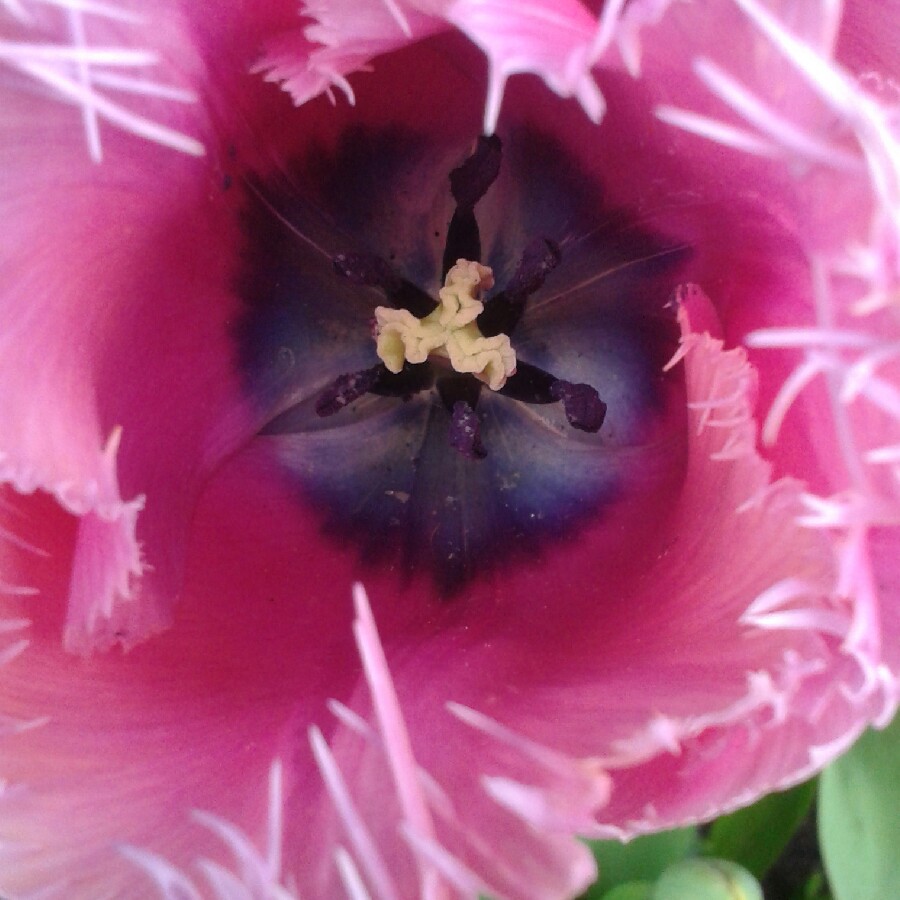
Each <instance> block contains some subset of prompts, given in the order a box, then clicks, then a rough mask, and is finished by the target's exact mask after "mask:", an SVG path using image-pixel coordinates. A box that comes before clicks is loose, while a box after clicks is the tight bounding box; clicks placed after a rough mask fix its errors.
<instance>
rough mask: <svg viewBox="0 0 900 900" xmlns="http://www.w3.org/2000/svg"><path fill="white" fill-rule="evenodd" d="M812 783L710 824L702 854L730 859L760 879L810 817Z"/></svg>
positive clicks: (774, 795) (769, 796) (812, 794)
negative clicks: (807, 817)
mask: <svg viewBox="0 0 900 900" xmlns="http://www.w3.org/2000/svg"><path fill="white" fill-rule="evenodd" d="M815 791H816V785H815V781H807V782H806V783H805V784H800V785H797V787H795V788H791V789H790V790H789V791H782V792H780V793H777V794H769V795H768V796H766V797H763V798H761V799H760V800H757V802H756V803H754V804H753V806H748V807H747V808H746V809H739V810H738V811H737V812H734V813H731V814H730V815H727V816H722V818H720V819H717V820H716V821H715V822H713V824H712V826H711V828H710V830H709V834H708V835H707V838H706V841H705V842H704V845H703V852H704V853H705V854H706V855H708V856H715V857H718V858H719V859H730V860H731V861H732V862H736V863H738V864H739V865H742V866H743V867H744V868H745V869H747V870H748V871H749V872H751V873H752V874H753V875H755V876H756V877H757V878H762V877H763V875H765V874H766V872H767V871H768V870H769V868H770V867H771V865H772V863H774V862H775V860H776V859H778V857H779V856H780V855H781V852H782V851H783V850H784V848H785V847H786V846H787V844H788V841H790V839H791V837H792V836H793V834H794V832H795V831H796V830H797V829H798V828H799V827H800V825H801V824H802V823H803V820H804V819H805V818H806V816H807V815H808V813H809V809H810V806H811V805H812V801H813V798H814V796H815Z"/></svg>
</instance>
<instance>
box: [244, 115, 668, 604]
mask: <svg viewBox="0 0 900 900" xmlns="http://www.w3.org/2000/svg"><path fill="white" fill-rule="evenodd" d="M454 155H455V160H454V159H453V157H454ZM448 162H449V163H450V164H449V165H448V164H447V163H448ZM501 162H502V165H501ZM448 173H449V175H450V177H449V190H448V182H447V176H448ZM246 183H247V184H248V186H249V189H248V191H247V200H246V204H245V209H244V212H243V226H244V232H245V235H246V240H245V250H244V255H243V265H242V273H241V278H240V282H239V290H240V293H241V295H242V296H243V298H244V300H245V302H246V306H247V312H246V315H245V316H244V318H243V320H242V321H241V323H240V325H239V328H238V331H237V337H238V341H239V346H240V351H241V360H242V365H243V367H244V370H245V372H246V383H247V385H248V390H249V391H250V393H251V395H252V397H253V398H254V400H255V402H256V404H257V406H258V408H259V409H260V414H261V415H262V416H263V417H264V418H265V420H266V424H265V425H264V427H263V428H262V429H261V431H260V440H265V441H269V442H271V446H272V450H273V452H274V454H275V456H276V458H277V459H278V460H279V462H280V464H281V465H282V466H283V467H284V469H285V471H286V472H287V473H288V474H289V476H290V478H291V479H292V480H293V481H294V482H295V483H296V485H297V501H298V503H299V504H303V505H304V506H305V507H307V508H308V509H309V510H310V513H311V514H312V515H314V516H316V517H318V518H319V519H320V521H321V524H322V530H323V535H324V536H325V539H326V541H331V540H334V541H335V542H336V544H337V546H340V547H346V546H347V545H348V544H356V545H357V546H358V547H359V551H360V557H361V559H362V561H363V562H364V563H365V564H367V565H374V566H379V567H388V568H390V569H393V570H398V571H400V572H401V573H405V574H406V575H413V574H415V573H416V572H421V571H425V572H428V573H430V575H431V576H432V578H433V581H434V583H435V585H436V586H437V588H438V592H439V593H440V594H441V595H444V596H447V595H452V594H454V593H456V592H458V591H460V590H461V589H463V588H464V587H465V586H466V585H467V584H468V583H469V582H470V581H472V579H475V578H479V577H482V576H486V575H488V574H489V573H491V572H493V571H495V570H498V568H500V567H502V566H504V565H507V564H510V563H512V562H514V561H515V560H517V559H521V558H523V557H524V556H527V557H528V558H529V559H532V560H534V559H539V558H540V556H541V552H542V548H543V546H544V545H545V544H547V542H553V541H556V540H560V539H565V540H570V539H576V538H577V533H578V531H579V529H581V528H584V527H588V526H591V525H592V523H596V522H598V521H602V522H609V523H610V527H611V528H615V519H616V516H617V515H618V510H619V509H621V508H622V504H623V503H625V502H627V500H628V497H629V495H630V494H631V493H632V492H633V491H635V490H638V491H641V492H645V493H648V494H652V492H653V491H654V490H656V485H657V483H660V484H661V483H662V482H663V481H668V480H670V479H669V475H670V474H671V471H674V470H678V469H679V467H680V466H681V465H682V464H683V458H682V456H683V454H682V451H683V446H684V441H683V419H684V410H683V395H682V387H681V378H680V374H679V373H677V372H670V373H664V372H663V365H664V364H665V362H666V361H667V360H668V359H669V358H670V356H671V354H672V353H673V352H674V350H675V347H676V344H677V328H676V324H675V318H674V310H673V308H672V306H671V304H669V303H668V300H669V297H670V294H671V291H672V289H673V288H674V286H675V284H676V283H677V277H676V276H675V274H674V272H673V269H674V267H675V266H676V265H677V264H678V263H679V262H680V261H681V260H682V259H683V258H684V255H685V254H684V247H683V246H680V245H677V244H674V243H672V242H668V241H666V240H664V239H661V238H659V237H658V236H656V235H654V234H652V233H651V232H649V231H647V230H646V229H644V228H642V227H639V226H638V225H637V224H636V223H635V222H634V221H633V220H632V219H631V218H630V217H629V216H626V215H624V214H622V213H621V212H620V211H618V210H616V209H612V208H610V206H609V204H607V203H606V202H605V200H604V199H603V197H602V195H601V194H600V192H599V190H598V189H597V186H596V184H595V183H594V182H593V181H592V180H591V179H590V178H588V177H586V176H585V175H584V174H583V173H582V172H580V171H579V170H578V168H577V167H576V166H574V165H573V164H572V163H571V162H570V160H569V157H568V155H567V154H566V152H565V151H564V149H563V148H562V147H560V146H559V145H558V144H557V143H556V142H555V141H554V140H553V139H550V138H547V137H546V136H544V135H541V134H540V133H538V132H535V131H532V130H525V129H520V130H518V131H513V132H512V133H511V134H509V135H507V136H505V137H504V141H503V145H502V150H501V143H500V140H499V139H497V138H480V139H479V140H478V142H477V144H476V146H475V149H474V152H472V151H469V152H468V153H466V152H465V151H463V152H460V151H459V150H454V147H453V145H452V144H451V145H450V146H442V145H440V144H435V143H433V142H432V141H431V140H430V139H426V138H423V137H421V136H416V135H413V134H409V133H406V132H398V131H396V130H394V131H390V132H384V133H373V132H372V131H370V130H365V129H362V128H360V129H353V130H350V131H348V132H347V133H345V135H344V136H343V139H342V140H341V141H340V142H339V144H338V146H337V148H336V149H335V148H331V149H330V150H329V151H322V152H316V151H312V152H310V153H308V154H307V155H306V156H305V157H304V158H303V159H300V160H298V161H297V162H296V163H295V164H294V165H293V166H291V167H289V170H288V171H287V172H285V173H284V174H283V175H280V176H273V177H266V178H258V177H256V176H248V177H247V179H246ZM458 260H467V261H470V262H471V263H472V264H475V263H478V264H479V265H483V266H489V267H490V269H491V270H493V272H494V273H495V275H496V281H497V284H498V285H500V287H499V288H498V289H496V290H494V291H492V292H489V293H487V294H485V296H484V297H483V303H484V305H483V309H482V310H481V312H480V313H479V314H478V315H477V318H476V319H475V320H474V324H475V325H476V326H477V331H478V334H479V335H480V336H483V337H484V338H495V337H497V336H503V335H505V336H506V337H508V338H509V340H510V343H511V346H512V347H513V349H514V351H515V357H516V358H515V371H514V373H512V374H509V375H508V377H507V378H506V379H505V383H503V384H502V386H500V387H499V388H498V389H496V390H493V389H491V388H490V387H489V386H488V384H487V383H485V382H486V378H485V377H483V376H482V375H478V374H477V373H475V374H473V372H471V371H460V370H458V369H455V368H454V365H455V363H454V364H451V360H450V359H449V358H448V357H447V355H446V354H444V353H433V354H430V355H429V356H428V357H427V358H426V359H424V360H422V361H420V362H411V361H409V360H405V361H403V362H402V364H401V365H400V366H395V368H397V371H392V370H390V369H389V367H388V366H387V365H386V363H385V360H384V359H383V358H380V356H379V355H378V354H377V353H376V340H375V339H373V315H374V314H375V310H377V309H385V310H393V311H402V312H401V313H400V315H401V316H402V317H403V318H404V319H405V320H410V321H413V322H414V323H415V321H416V320H424V319H426V318H427V317H429V316H431V315H432V314H433V313H434V312H435V310H436V309H437V307H438V303H437V300H436V299H435V298H436V297H437V295H438V291H439V288H440V286H441V284H442V282H443V281H444V279H446V278H447V277H448V273H450V272H451V270H452V269H453V268H454V266H455V265H456V263H457V261H458ZM666 473H669V474H666Z"/></svg>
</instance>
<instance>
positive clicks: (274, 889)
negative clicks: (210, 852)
mask: <svg viewBox="0 0 900 900" xmlns="http://www.w3.org/2000/svg"><path fill="white" fill-rule="evenodd" d="M283 782H284V767H283V763H282V762H281V760H279V759H276V760H275V761H274V762H273V763H272V765H271V767H270V769H269V797H268V813H269V818H268V822H267V828H266V833H265V849H264V850H263V851H260V850H259V849H258V848H257V846H256V844H255V843H254V842H253V841H252V840H251V839H250V837H249V836H248V835H247V834H246V833H245V832H244V831H243V830H242V829H241V828H239V827H238V826H237V825H234V824H232V823H231V822H229V821H227V820H226V819H223V818H221V817H220V816H216V815H213V814H211V813H208V812H203V811H201V810H195V811H194V813H193V818H194V820H195V821H196V822H197V823H199V824H200V825H202V826H203V827H204V828H206V829H207V830H208V831H210V832H211V833H212V834H213V835H215V837H216V838H218V840H219V841H220V842H221V844H222V845H223V846H224V847H226V848H227V849H228V851H229V853H230V856H231V866H230V867H226V866H224V865H222V864H221V863H218V862H215V861H213V860H211V859H206V858H199V859H196V860H194V863H193V865H194V867H195V868H196V869H197V870H198V871H199V873H200V874H201V875H202V880H200V881H198V880H197V879H196V878H191V877H190V876H189V875H188V874H187V873H186V872H185V871H183V870H182V869H180V868H179V867H177V866H175V865H173V864H172V863H170V862H169V861H168V860H167V859H165V858H164V857H163V856H161V855H159V854H157V853H154V852H151V851H150V850H146V849H144V848H141V847H134V846H130V845H121V846H120V847H119V853H120V854H121V855H122V856H123V857H124V858H125V859H127V860H129V861H130V862H132V863H134V865H135V866H137V867H138V868H139V869H141V870H143V872H144V874H145V875H146V876H147V877H148V878H149V879H150V881H151V882H152V883H153V886H154V887H155V889H156V891H157V894H158V896H159V897H161V898H164V900H204V898H207V897H209V896H212V897H213V898H214V900H229V898H234V897H248V898H260V900H263V898H265V900H296V898H298V897H299V894H298V893H297V891H296V889H295V887H294V886H293V885H292V884H290V883H289V880H288V879H284V878H283V876H282V872H281V867H282V840H283V819H282V816H283V803H284V797H283V790H284V784H283Z"/></svg>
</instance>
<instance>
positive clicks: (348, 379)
mask: <svg viewBox="0 0 900 900" xmlns="http://www.w3.org/2000/svg"><path fill="white" fill-rule="evenodd" d="M382 369H384V366H383V365H381V364H379V365H377V366H372V368H371V369H363V370H362V371H361V372H349V373H348V374H346V375H341V376H340V378H336V379H335V380H334V381H333V382H332V383H331V384H330V385H328V387H327V388H325V390H324V391H322V393H321V394H319V399H318V400H317V401H316V413H317V414H318V415H320V416H333V415H334V414H335V413H338V412H340V411H341V410H342V409H343V408H344V407H345V406H348V405H349V404H351V403H352V402H353V401H354V400H359V398H360V397H362V396H363V394H368V393H369V391H371V390H372V388H373V387H374V386H375V383H376V382H377V381H378V376H379V374H380V373H381V370H382Z"/></svg>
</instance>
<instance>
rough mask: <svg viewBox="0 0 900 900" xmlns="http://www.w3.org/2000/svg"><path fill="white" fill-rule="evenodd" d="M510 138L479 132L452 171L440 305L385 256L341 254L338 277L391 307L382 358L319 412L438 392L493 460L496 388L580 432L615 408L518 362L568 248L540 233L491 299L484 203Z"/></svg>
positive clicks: (380, 311)
mask: <svg viewBox="0 0 900 900" xmlns="http://www.w3.org/2000/svg"><path fill="white" fill-rule="evenodd" d="M501 156H502V151H501V142H500V139H499V138H498V137H496V136H491V137H480V138H479V139H478V144H477V147H476V149H475V152H474V153H473V154H472V155H471V156H470V157H469V158H468V159H467V160H466V161H465V162H464V163H463V164H462V165H461V166H459V167H458V168H456V169H454V170H453V171H452V172H451V173H450V192H451V194H452V196H453V200H454V201H455V203H456V209H455V210H454V213H453V217H452V218H451V220H450V226H449V228H448V231H447V239H446V243H445V247H444V254H443V273H442V277H443V280H444V286H443V288H441V290H440V292H439V298H440V300H439V302H437V303H436V302H435V301H434V300H433V299H432V298H431V297H430V296H429V295H428V294H427V293H425V292H424V291H422V290H421V289H419V288H418V287H417V286H416V285H414V284H412V283H411V282H409V281H407V280H405V279H403V278H401V277H400V276H399V275H398V274H397V273H396V272H395V271H394V269H393V268H392V267H391V265H390V264H389V263H388V262H387V261H386V260H384V259H382V258H381V257H378V256H375V255H369V254H342V255H338V256H336V257H335V259H334V269H335V271H336V272H337V273H338V275H340V276H342V277H344V278H347V279H349V280H350V281H351V282H353V283H355V284H360V285H366V286H368V287H375V288H378V289H380V290H381V291H382V292H383V294H384V296H385V299H386V301H387V305H386V306H378V307H377V308H376V309H375V340H376V348H377V354H378V357H379V359H380V360H381V362H380V363H378V364H377V365H374V366H372V367H370V368H368V369H363V370H361V371H357V372H351V373H347V374H344V375H340V376H339V377H338V378H336V379H335V380H334V381H333V382H332V383H331V384H329V385H328V387H326V388H325V389H324V390H323V391H322V392H321V394H320V395H319V397H318V400H317V402H316V412H317V414H318V415H319V416H323V417H324V416H332V415H335V414H336V413H338V412H340V411H341V410H342V409H344V408H345V407H346V406H348V405H349V404H351V403H353V402H354V401H356V400H358V399H359V398H361V397H362V396H364V395H365V394H369V393H371V394H376V395H379V396H382V397H397V398H401V399H404V400H408V399H409V398H410V397H412V396H413V395H414V394H417V393H419V392H421V391H425V390H431V389H436V390H437V393H438V395H439V396H440V399H441V402H442V404H443V406H444V407H445V408H446V410H447V412H448V414H449V415H450V423H451V424H450V430H449V442H450V445H451V446H452V447H453V448H454V449H455V450H457V451H458V452H459V453H461V454H462V455H463V456H465V457H467V458H469V459H484V458H485V457H486V456H487V453H488V451H487V449H486V448H485V446H484V444H483V442H482V438H481V428H480V422H479V418H478V413H477V407H478V401H479V397H480V395H481V392H482V390H484V389H485V388H487V389H488V390H491V391H494V392H496V393H498V394H500V395H502V396H505V397H508V398H510V399H511V400H513V401H517V402H522V403H530V404H547V403H562V406H563V409H564V410H565V415H566V419H567V421H568V422H569V424H570V425H571V426H572V427H573V428H577V429H579V430H581V431H585V432H588V433H596V432H598V431H599V430H600V428H601V426H602V425H603V421H604V419H605V417H606V404H605V403H604V402H603V401H602V400H601V399H600V396H599V394H598V393H597V391H596V390H595V389H594V388H593V387H591V386H590V385H588V384H580V383H572V382H570V381H565V380H563V379H561V378H557V377H556V376H555V375H552V374H551V373H549V372H546V371H544V370H543V369H540V368H538V367H537V366H533V365H529V364H528V363H523V362H520V361H518V360H517V359H516V353H515V350H514V349H513V346H512V342H511V338H512V335H513V333H514V331H515V329H516V326H517V325H518V323H519V321H520V319H521V318H522V314H523V313H524V311H525V306H526V302H527V299H528V297H529V295H531V294H533V293H534V292H535V291H537V290H538V289H539V288H540V287H541V286H542V285H543V284H544V281H545V279H546V277H547V275H548V274H549V273H550V272H552V271H553V269H554V268H556V266H557V265H558V264H559V262H560V259H561V252H560V248H559V245H558V244H556V243H555V242H554V241H552V240H549V239H546V238H537V239H535V240H533V241H531V243H529V245H528V246H527V248H526V249H525V252H524V254H523V255H522V258H521V260H520V262H519V265H518V268H517V269H516V272H515V274H514V275H513V277H512V279H511V281H510V282H509V284H508V285H507V286H506V287H505V289H503V290H502V291H500V292H499V293H497V294H495V295H494V296H493V297H491V298H490V299H488V300H487V301H486V302H485V301H483V299H482V297H483V295H484V292H485V291H488V290H490V289H491V288H492V287H493V285H494V279H493V272H492V270H491V269H490V268H489V267H488V266H485V265H482V264H481V235H480V231H479V228H478V220H477V218H476V216H475V206H476V204H477V203H478V201H479V200H481V198H482V197H483V196H484V195H485V194H486V193H487V191H488V189H489V188H490V187H491V185H492V184H493V183H494V181H495V180H496V178H497V176H498V174H499V172H500V162H501Z"/></svg>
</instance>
